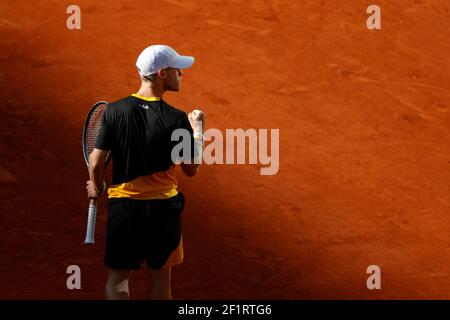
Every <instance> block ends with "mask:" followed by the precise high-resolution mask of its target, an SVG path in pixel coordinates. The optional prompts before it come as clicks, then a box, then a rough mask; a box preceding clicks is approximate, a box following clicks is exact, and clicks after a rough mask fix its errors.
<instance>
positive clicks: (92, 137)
mask: <svg viewBox="0 0 450 320" xmlns="http://www.w3.org/2000/svg"><path fill="white" fill-rule="evenodd" d="M105 108H106V105H99V106H98V107H97V108H96V109H95V110H93V112H92V114H91V116H90V118H89V123H88V126H87V129H86V136H85V139H86V141H85V143H86V151H87V154H88V155H89V154H91V152H92V151H93V150H94V148H95V143H96V141H97V135H98V132H99V131H100V125H101V123H102V115H103V111H104V110H105Z"/></svg>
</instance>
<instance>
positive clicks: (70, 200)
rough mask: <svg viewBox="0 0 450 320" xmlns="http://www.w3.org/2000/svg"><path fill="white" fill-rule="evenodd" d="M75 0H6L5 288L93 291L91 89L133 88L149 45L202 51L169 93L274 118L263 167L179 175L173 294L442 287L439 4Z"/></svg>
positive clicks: (445, 117) (117, 94)
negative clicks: (72, 9) (86, 143)
mask: <svg viewBox="0 0 450 320" xmlns="http://www.w3.org/2000/svg"><path fill="white" fill-rule="evenodd" d="M69 4H72V3H68V2H67V3H66V2H64V1H56V0H52V1H34V2H29V1H22V0H20V1H5V0H2V1H1V4H0V43H1V50H0V68H1V69H0V70H1V72H0V88H1V89H0V102H1V103H0V127H1V133H0V152H1V153H0V154H1V156H0V196H1V201H0V213H1V214H0V274H1V276H0V298H1V299H53V298H56V299H102V298H103V286H104V281H105V279H106V269H105V268H104V267H103V250H104V237H105V223H106V212H105V206H104V204H105V201H104V200H103V202H102V203H101V206H102V209H100V212H99V216H98V220H97V233H96V240H97V243H96V245H95V246H90V247H87V246H85V245H84V244H83V240H84V230H85V224H86V215H87V204H88V201H87V199H86V194H85V181H86V180H87V172H86V168H85V164H84V162H83V157H82V153H81V130H82V126H83V122H84V117H85V115H86V113H87V111H88V110H89V108H90V106H91V105H92V104H93V103H94V102H96V101H98V100H103V99H105V100H108V101H114V100H118V99H120V98H122V97H124V96H127V95H129V94H131V93H133V92H136V90H137V89H138V86H139V79H138V75H137V72H136V70H135V67H134V63H135V60H136V57H137V55H138V54H139V53H140V52H141V50H142V49H143V48H145V47H146V46H148V45H150V44H157V43H162V44H168V45H171V46H173V47H174V48H176V49H177V51H179V52H180V53H183V54H188V55H193V56H195V57H196V63H195V65H194V67H193V68H192V69H189V70H186V72H185V74H184V79H183V84H182V86H183V88H182V92H181V93H178V94H175V93H168V94H167V95H166V96H165V99H166V100H167V101H168V102H169V103H170V104H172V105H174V106H177V107H178V108H180V109H183V110H185V111H191V110H192V109H193V108H194V107H199V108H201V109H202V110H204V111H205V113H206V114H207V127H209V128H211V127H213V128H218V129H220V130H225V129H226V128H243V129H248V128H255V129H260V128H267V129H270V128H279V129H280V170H279V173H278V174H277V175H275V176H261V175H260V174H259V168H260V167H259V166H255V165H211V166H203V167H202V168H201V171H200V173H199V175H198V176H196V177H195V178H193V179H188V178H184V177H183V176H182V175H181V171H180V172H179V181H180V190H182V191H183V192H184V193H185V195H186V198H187V203H186V210H185V211H184V213H183V215H184V227H183V228H184V242H185V261H184V263H183V264H182V265H180V266H178V267H176V268H175V269H174V272H173V293H174V298H176V299H225V298H230V299H422V298H424V299H431V298H434V299H449V298H450V293H449V292H450V290H449V289H450V278H449V277H450V216H449V213H450V196H449V189H450V187H449V184H450V135H449V127H450V119H449V109H450V91H449V90H450V75H449V74H450V62H449V55H450V41H449V37H450V33H449V30H450V3H449V2H448V1H444V0H442V1H438V0H429V1H427V0H423V1H419V0H417V1H412V0H411V1H395V4H394V2H393V1H377V4H378V5H380V7H381V10H382V16H381V17H382V29H381V30H373V31H370V30H368V29H367V27H366V19H367V17H368V15H367V14H366V8H367V6H368V5H370V4H372V3H370V2H368V1H359V0H355V1H331V0H327V1H276V0H267V1H263V0H260V1H258V0H250V1H203V0H201V1H192V0H191V1H181V0H180V1H177V0H170V1H169V0H167V1H141V0H139V1H133V2H129V1H121V0H120V1H95V2H92V1H85V0H83V1H77V4H78V5H79V6H80V8H81V30H73V31H69V30H68V29H67V28H66V18H67V17H68V15H67V14H66V8H67V6H68V5H69ZM72 264H75V265H79V266H80V268H81V272H82V290H72V291H70V290H68V289H67V288H66V278H67V276H68V275H67V274H66V268H67V267H68V266H69V265H72ZM369 265H378V266H380V268H381V272H382V274H381V277H382V289H381V290H373V291H370V290H368V289H367V287H366V279H367V277H368V274H366V268H367V267H368V266H369ZM146 277H147V275H146V273H145V270H141V271H140V272H138V273H135V274H134V275H133V278H132V282H131V286H132V291H131V294H132V298H145V290H146V285H145V280H146Z"/></svg>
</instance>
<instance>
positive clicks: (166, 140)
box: [95, 94, 195, 184]
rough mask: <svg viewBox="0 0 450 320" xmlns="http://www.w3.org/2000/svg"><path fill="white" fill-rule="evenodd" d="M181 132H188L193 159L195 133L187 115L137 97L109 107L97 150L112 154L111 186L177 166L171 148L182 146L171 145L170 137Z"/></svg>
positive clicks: (161, 103)
mask: <svg viewBox="0 0 450 320" xmlns="http://www.w3.org/2000/svg"><path fill="white" fill-rule="evenodd" d="M179 128H182V129H186V130H188V131H189V133H190V145H191V154H192V155H194V151H195V148H194V137H193V131H192V127H191V125H190V123H189V120H188V117H187V115H186V113H185V112H184V111H182V110H178V109H176V108H174V107H172V106H170V105H169V104H167V103H166V102H165V101H164V100H162V99H160V98H144V97H140V96H137V95H135V94H134V95H131V96H128V97H126V98H124V99H121V100H118V101H115V102H113V103H110V104H108V106H107V108H106V109H105V112H104V113H103V116H102V122H101V126H100V131H99V133H98V136H97V140H96V146H95V147H96V148H97V149H100V150H106V151H108V150H111V153H112V161H113V178H112V184H121V183H124V182H129V181H131V180H134V179H136V178H138V177H140V176H145V175H151V174H153V173H156V172H159V171H165V170H168V169H169V168H170V167H171V166H172V165H173V164H174V163H173V161H172V159H171V152H172V148H173V147H174V146H175V145H176V144H177V143H179V142H178V141H171V135H172V132H173V131H174V130H175V129H179Z"/></svg>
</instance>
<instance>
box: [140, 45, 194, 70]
mask: <svg viewBox="0 0 450 320" xmlns="http://www.w3.org/2000/svg"><path fill="white" fill-rule="evenodd" d="M193 64H194V57H189V56H182V55H179V54H178V53H177V52H176V51H175V50H173V49H172V48H171V47H169V46H164V45H159V44H158V45H153V46H150V47H147V48H145V49H144V51H142V52H141V54H140V55H139V57H138V58H137V61H136V67H137V68H138V72H139V74H140V75H141V76H142V77H145V76H149V75H151V74H155V73H157V72H158V71H159V70H160V69H165V68H176V69H185V68H190V67H192V65H193Z"/></svg>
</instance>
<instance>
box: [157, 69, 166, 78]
mask: <svg viewBox="0 0 450 320" xmlns="http://www.w3.org/2000/svg"><path fill="white" fill-rule="evenodd" d="M158 76H159V77H160V78H161V79H164V78H165V77H166V71H165V70H164V69H159V70H158Z"/></svg>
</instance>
